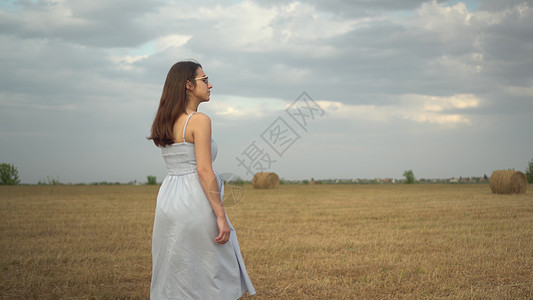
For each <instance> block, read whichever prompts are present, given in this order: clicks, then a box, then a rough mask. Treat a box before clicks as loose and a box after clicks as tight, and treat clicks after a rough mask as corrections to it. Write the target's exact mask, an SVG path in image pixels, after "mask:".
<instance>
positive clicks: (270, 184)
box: [252, 172, 279, 189]
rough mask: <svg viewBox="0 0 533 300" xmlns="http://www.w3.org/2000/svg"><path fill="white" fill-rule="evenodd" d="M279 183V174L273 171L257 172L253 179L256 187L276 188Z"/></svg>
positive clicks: (253, 184)
mask: <svg viewBox="0 0 533 300" xmlns="http://www.w3.org/2000/svg"><path fill="white" fill-rule="evenodd" d="M278 185H279V176H278V175H277V174H276V173H273V172H260V173H256V174H255V175H254V178H253V179H252V186H253V187H254V189H275V188H277V187H278Z"/></svg>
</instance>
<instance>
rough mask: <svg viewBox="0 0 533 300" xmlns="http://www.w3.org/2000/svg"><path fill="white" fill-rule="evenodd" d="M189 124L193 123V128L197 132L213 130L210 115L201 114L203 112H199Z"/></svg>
mask: <svg viewBox="0 0 533 300" xmlns="http://www.w3.org/2000/svg"><path fill="white" fill-rule="evenodd" d="M189 122H191V123H192V124H191V125H192V127H193V131H196V130H201V131H203V130H206V129H208V130H211V119H210V118H209V116H208V115H206V114H204V113H201V112H198V113H195V114H194V115H193V116H192V117H191V119H190V120H189Z"/></svg>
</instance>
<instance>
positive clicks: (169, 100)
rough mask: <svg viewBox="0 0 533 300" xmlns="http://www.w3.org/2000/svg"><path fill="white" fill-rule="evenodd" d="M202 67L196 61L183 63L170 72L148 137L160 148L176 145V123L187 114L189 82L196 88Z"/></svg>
mask: <svg viewBox="0 0 533 300" xmlns="http://www.w3.org/2000/svg"><path fill="white" fill-rule="evenodd" d="M201 67H202V66H201V65H200V64H199V63H197V62H194V61H181V62H178V63H176V64H174V65H173V66H172V68H170V70H169V71H168V75H167V79H166V81H165V85H164V86H163V93H162V94H161V101H160V102H159V108H158V109H157V113H156V115H155V119H154V123H153V124H152V134H151V135H150V136H149V137H148V139H149V140H152V141H153V142H154V144H155V145H156V146H158V147H165V146H167V145H170V144H172V143H174V133H173V129H174V123H175V122H176V120H177V119H178V117H179V116H180V115H182V114H183V113H184V112H185V108H186V105H187V89H186V85H187V80H189V81H190V82H191V83H192V84H193V86H196V81H195V80H194V78H195V77H196V71H197V70H198V68H201Z"/></svg>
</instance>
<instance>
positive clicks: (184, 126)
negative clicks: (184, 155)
mask: <svg viewBox="0 0 533 300" xmlns="http://www.w3.org/2000/svg"><path fill="white" fill-rule="evenodd" d="M195 113H196V112H193V113H192V114H190V115H189V116H188V117H187V120H186V121H185V125H183V142H184V143H185V129H186V128H187V123H189V119H190V118H191V117H192V115H194V114H195Z"/></svg>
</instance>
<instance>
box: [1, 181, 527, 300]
mask: <svg viewBox="0 0 533 300" xmlns="http://www.w3.org/2000/svg"><path fill="white" fill-rule="evenodd" d="M157 188H158V187H157V186H1V187H0V219H1V220H2V222H0V234H1V236H2V239H1V241H0V269H1V272H0V296H1V297H2V298H3V299H4V298H5V299H11V298H14V299H57V298H59V299H67V298H68V299H73V298H75V299H147V298H148V293H149V284H150V273H151V254H150V246H151V245H150V243H151V231H152V222H153V209H154V207H155V197H156V193H157ZM502 200H504V201H502ZM227 212H228V214H229V215H230V218H231V220H232V223H233V225H234V226H235V227H236V229H237V233H238V236H239V242H240V245H241V249H242V252H243V256H244V259H245V261H246V265H247V268H248V271H249V273H250V277H251V278H252V281H253V282H254V284H255V287H256V289H257V292H258V293H257V295H256V296H255V297H245V299H387V298H394V299H415V298H416V299H420V298H430V299H435V298H437V299H438V298H446V299H465V298H473V299H531V298H533V193H532V190H531V189H529V190H528V191H527V192H526V194H521V195H497V194H492V193H491V190H490V188H489V186H488V185H485V184H480V185H419V184H415V185H312V186H311V185H307V186H304V185H281V186H279V187H278V188H277V189H275V190H255V189H253V188H252V187H251V186H250V185H245V191H244V197H243V199H242V200H241V201H240V202H239V204H237V205H235V206H232V207H230V208H227Z"/></svg>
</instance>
